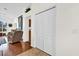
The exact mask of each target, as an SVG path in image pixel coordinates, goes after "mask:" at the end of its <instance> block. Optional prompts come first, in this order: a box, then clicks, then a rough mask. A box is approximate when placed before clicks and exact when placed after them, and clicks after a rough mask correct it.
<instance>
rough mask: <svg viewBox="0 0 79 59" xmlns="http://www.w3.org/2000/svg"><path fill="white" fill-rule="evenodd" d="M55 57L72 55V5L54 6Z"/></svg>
mask: <svg viewBox="0 0 79 59" xmlns="http://www.w3.org/2000/svg"><path fill="white" fill-rule="evenodd" d="M56 8H57V11H56V13H57V14H56V55H61V56H62V55H72V52H73V50H72V5H71V4H57V5H56Z"/></svg>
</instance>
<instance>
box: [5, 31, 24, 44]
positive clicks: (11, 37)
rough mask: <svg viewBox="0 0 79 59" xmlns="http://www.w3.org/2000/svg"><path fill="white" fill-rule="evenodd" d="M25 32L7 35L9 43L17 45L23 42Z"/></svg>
mask: <svg viewBox="0 0 79 59" xmlns="http://www.w3.org/2000/svg"><path fill="white" fill-rule="evenodd" d="M22 35H23V31H14V32H9V33H8V35H7V38H8V42H9V43H16V42H20V41H22Z"/></svg>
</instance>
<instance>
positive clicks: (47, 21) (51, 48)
mask: <svg viewBox="0 0 79 59" xmlns="http://www.w3.org/2000/svg"><path fill="white" fill-rule="evenodd" d="M55 11H56V8H54V9H51V10H49V11H46V12H44V13H43V15H44V16H46V18H44V19H43V20H44V32H43V33H44V51H45V52H47V53H49V54H50V55H55V37H56V35H55V34H56V12H55Z"/></svg>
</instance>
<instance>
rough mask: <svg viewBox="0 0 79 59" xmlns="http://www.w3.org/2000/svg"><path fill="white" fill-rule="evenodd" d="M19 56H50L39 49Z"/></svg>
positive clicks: (33, 49)
mask: <svg viewBox="0 0 79 59" xmlns="http://www.w3.org/2000/svg"><path fill="white" fill-rule="evenodd" d="M17 56H49V55H48V54H47V53H45V52H43V51H41V50H40V49H38V48H31V49H30V50H28V51H26V52H24V53H21V54H19V55H17Z"/></svg>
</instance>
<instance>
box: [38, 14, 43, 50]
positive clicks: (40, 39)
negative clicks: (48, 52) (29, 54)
mask: <svg viewBox="0 0 79 59" xmlns="http://www.w3.org/2000/svg"><path fill="white" fill-rule="evenodd" d="M40 15H41V14H40ZM40 15H39V16H40ZM43 36H44V33H43V20H42V18H40V17H38V16H36V46H37V48H39V49H41V50H44V40H43Z"/></svg>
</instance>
